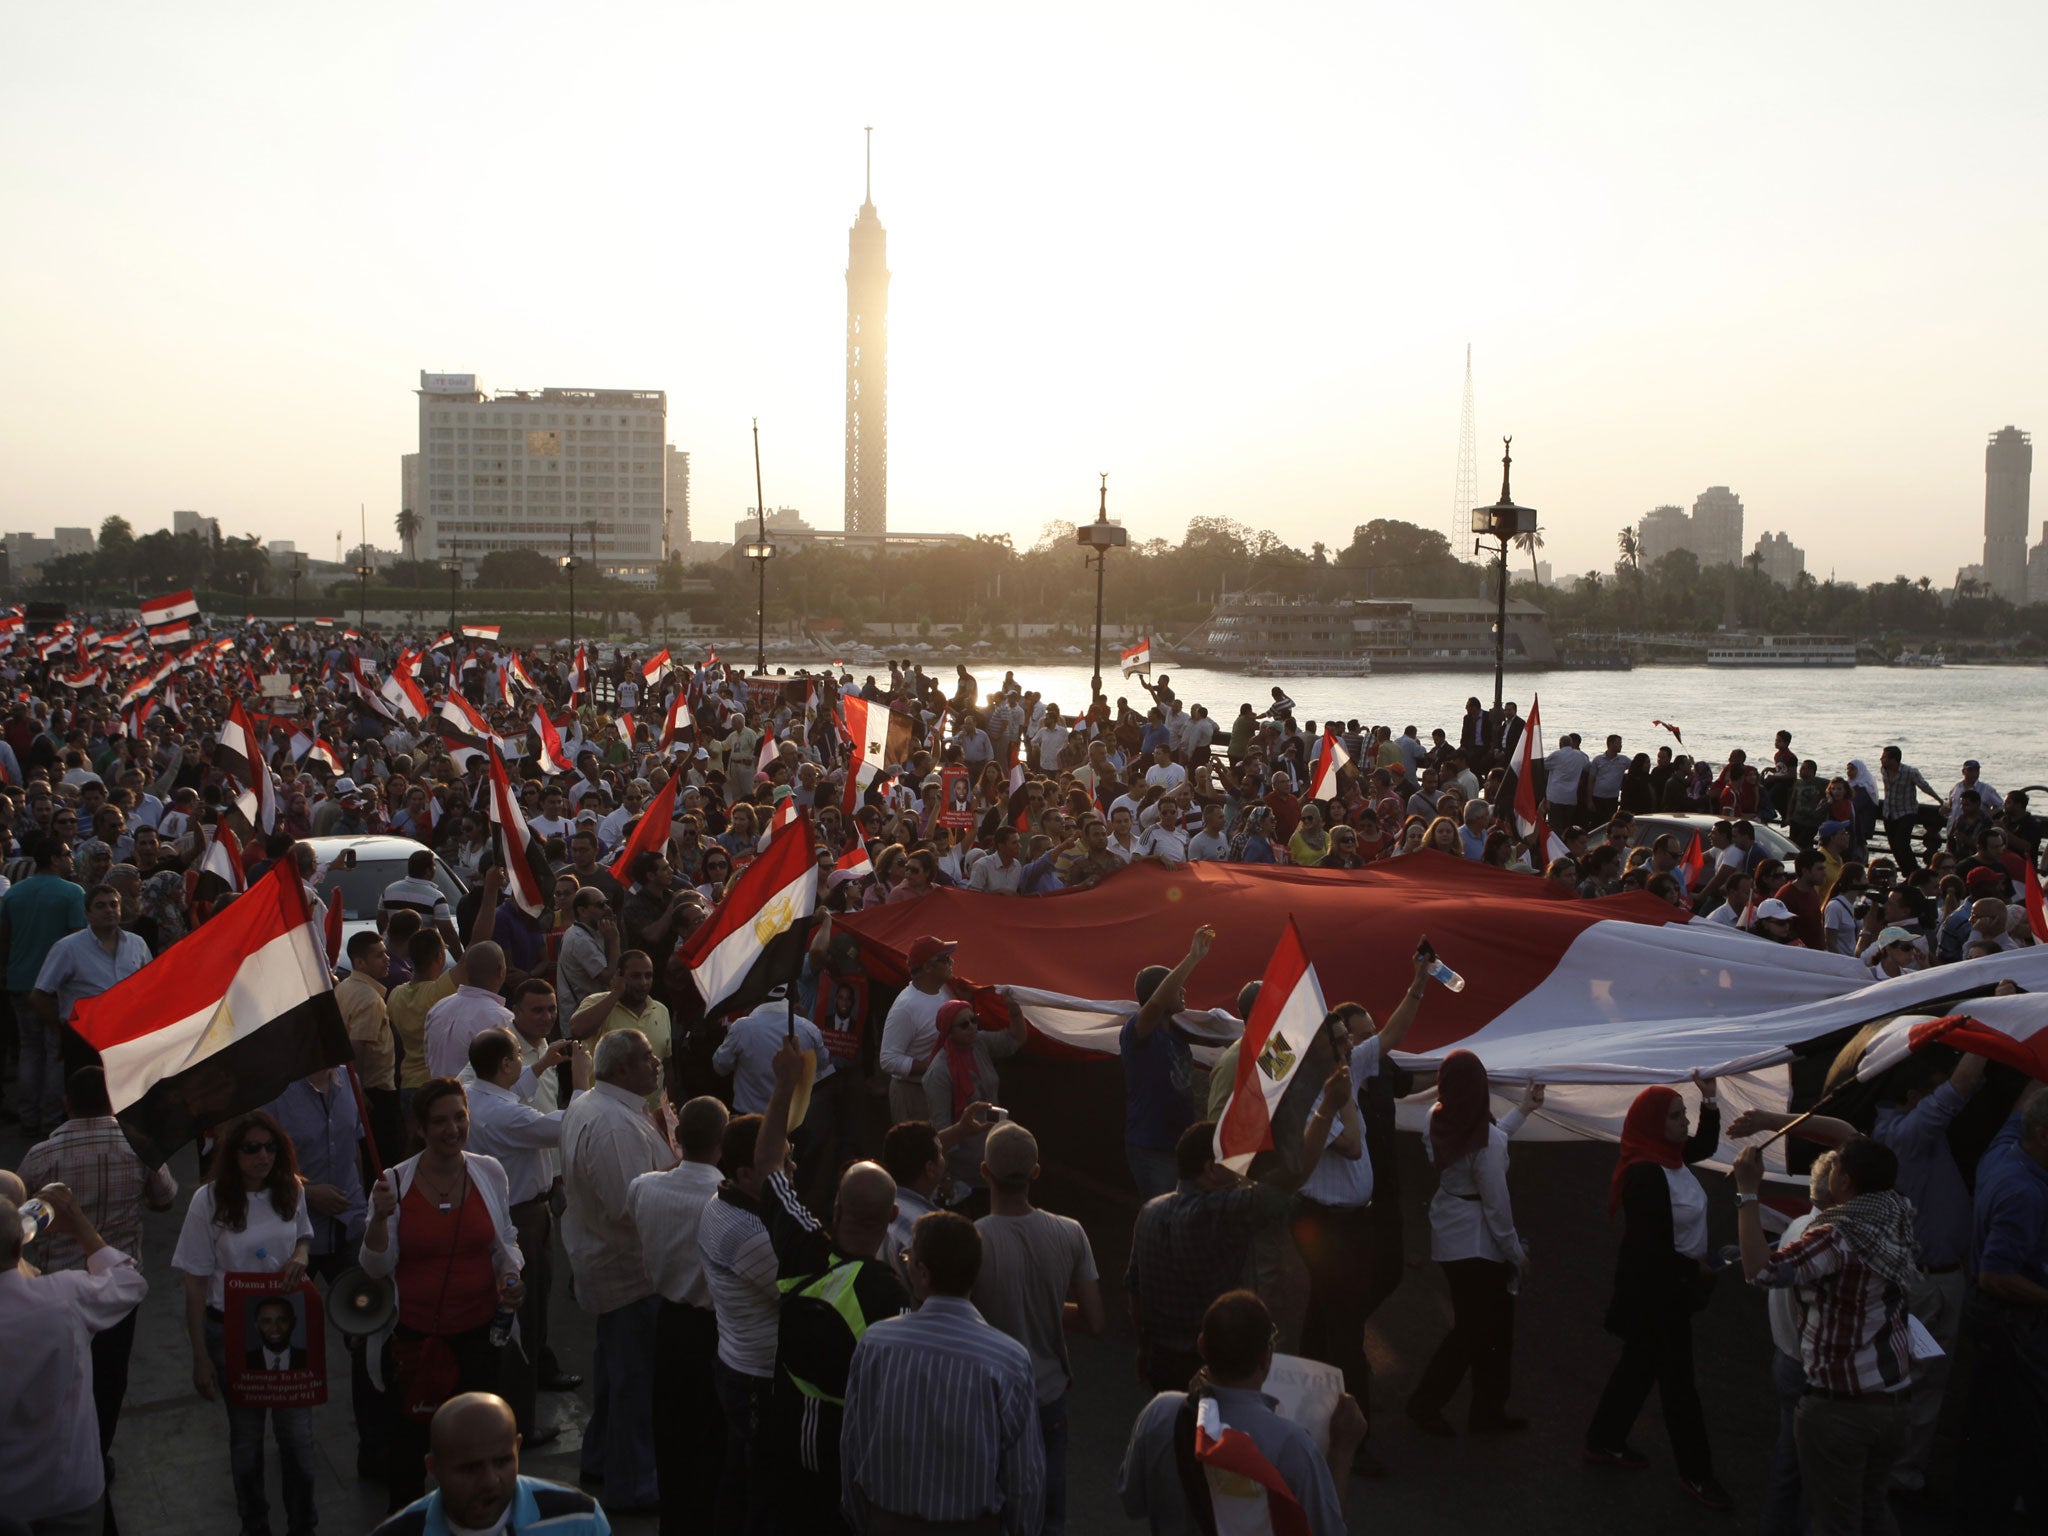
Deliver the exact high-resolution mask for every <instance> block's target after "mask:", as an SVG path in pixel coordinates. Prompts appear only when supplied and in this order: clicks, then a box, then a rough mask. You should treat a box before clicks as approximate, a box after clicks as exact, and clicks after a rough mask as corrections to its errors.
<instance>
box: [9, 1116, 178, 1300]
mask: <svg viewBox="0 0 2048 1536" xmlns="http://www.w3.org/2000/svg"><path fill="white" fill-rule="evenodd" d="M18 1171H19V1172H20V1175H21V1182H22V1183H24V1184H26V1185H27V1186H28V1187H29V1191H30V1193H34V1192H35V1191H36V1190H39V1189H41V1188H42V1187H43V1186H44V1185H45V1184H64V1185H68V1186H69V1187H70V1189H71V1193H72V1195H73V1197H74V1198H76V1199H77V1201H78V1208H79V1209H80V1210H81V1211H83V1212H85V1214H86V1216H87V1218H88V1219H89V1220H90V1221H91V1222H92V1225H93V1230H94V1231H96V1232H98V1233H99V1235H100V1236H101V1237H102V1238H103V1239H105V1241H106V1245H107V1246H108V1247H109V1248H118V1249H120V1250H121V1252H123V1253H131V1254H137V1253H141V1252H142V1207H143V1205H144V1204H145V1203H148V1204H150V1205H153V1206H154V1207H155V1208H156V1209H157V1210H160V1211H163V1210H169V1209H170V1206H171V1201H172V1200H174V1199H175V1198H177V1194H178V1181H177V1180H176V1179H174V1178H172V1177H171V1170H170V1169H168V1168H156V1169H152V1168H150V1167H149V1165H148V1164H146V1163H144V1162H143V1160H142V1159H141V1158H139V1157H137V1156H136V1155H135V1149H134V1148H133V1147H131V1146H129V1145H128V1138H127V1137H126V1136H125V1135H123V1134H122V1131H121V1122H120V1121H118V1120H116V1119H115V1118H114V1117H113V1116H112V1115H100V1116H96V1117H94V1118H91V1119H85V1120H66V1121H65V1122H64V1123H63V1124H62V1125H60V1126H58V1127H57V1129H56V1130H54V1131H52V1132H51V1133H50V1138H49V1140H47V1141H39V1142H37V1143H36V1145H35V1146H34V1147H32V1148H30V1149H29V1154H28V1156H27V1157H25V1158H23V1159H22V1160H21V1168H20V1169H19V1170H18ZM28 1256H29V1258H30V1260H31V1261H32V1262H34V1263H35V1264H36V1265H38V1266H39V1267H40V1268H41V1269H42V1270H43V1271H44V1272H45V1273H51V1272H54V1271H58V1270H65V1269H84V1268H85V1255H84V1254H83V1253H82V1252H80V1250H79V1247H78V1244H77V1242H76V1241H74V1240H73V1239H72V1238H71V1237H69V1236H67V1235H66V1234H65V1233H63V1232H61V1231H59V1230H58V1229H57V1228H55V1227H52V1228H51V1229H50V1230H49V1231H47V1232H45V1233H44V1234H43V1236H42V1237H41V1238H40V1239H39V1240H37V1242H36V1243H35V1244H33V1245H32V1246H31V1247H30V1248H29V1250H28Z"/></svg>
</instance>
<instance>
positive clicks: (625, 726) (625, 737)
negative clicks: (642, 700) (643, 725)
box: [619, 709, 640, 747]
mask: <svg viewBox="0 0 2048 1536" xmlns="http://www.w3.org/2000/svg"><path fill="white" fill-rule="evenodd" d="M639 734H640V727H639V726H638V725H637V724H636V723H635V722H634V720H633V712H632V711H631V710H630V709H622V710H620V711H619V740H621V741H623V742H624V743H625V744H626V745H627V746H629V747H630V746H632V745H633V738H634V737H635V736H638V735H639Z"/></svg>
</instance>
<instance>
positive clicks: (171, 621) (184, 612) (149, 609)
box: [142, 590, 199, 646]
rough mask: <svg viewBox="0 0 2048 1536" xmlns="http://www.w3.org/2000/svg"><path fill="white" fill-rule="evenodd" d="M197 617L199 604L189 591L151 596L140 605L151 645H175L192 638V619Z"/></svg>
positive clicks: (143, 622)
mask: <svg viewBox="0 0 2048 1536" xmlns="http://www.w3.org/2000/svg"><path fill="white" fill-rule="evenodd" d="M198 617H199V604H197V603H196V602H194V601H193V600H192V594H191V592H190V591H189V590H188V591H184V592H170V593H166V594H165V595H164V596H162V597H152V598H151V599H150V600H149V601H148V602H146V603H144V604H143V605H142V624H143V627H144V628H145V629H147V630H148V631H149V643H150V644H151V645H158V646H162V645H176V644H178V643H179V642H181V641H185V640H190V639H191V638H192V620H194V619H196V618H198Z"/></svg>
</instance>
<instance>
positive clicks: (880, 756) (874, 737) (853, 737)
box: [839, 694, 910, 815]
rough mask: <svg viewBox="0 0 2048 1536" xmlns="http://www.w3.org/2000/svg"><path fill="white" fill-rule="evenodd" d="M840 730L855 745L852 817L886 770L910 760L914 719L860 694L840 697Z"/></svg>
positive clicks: (849, 800) (850, 762)
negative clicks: (871, 785)
mask: <svg viewBox="0 0 2048 1536" xmlns="http://www.w3.org/2000/svg"><path fill="white" fill-rule="evenodd" d="M839 728H840V730H842V731H844V732H845V733H846V739H847V741H848V742H849V743H850V744H851V745H850V749H849V751H848V753H847V761H846V805H845V810H846V812H847V814H848V815H851V814H852V813H853V812H854V810H855V809H856V808H857V807H858V806H859V805H860V797H861V795H862V793H863V792H864V791H865V790H866V789H867V787H868V786H869V785H870V784H872V783H874V781H875V778H876V776H877V775H878V774H880V773H881V771H882V770H883V769H884V768H890V767H893V766H895V765H896V764H897V763H901V762H906V761H908V760H909V757H910V719H909V717H908V716H905V715H899V714H897V713H896V711H895V710H893V709H891V708H889V706H888V705H886V704H880V703H871V702H870V701H869V700H867V699H864V698H861V697H860V696H859V695H858V694H841V695H840V697H839Z"/></svg>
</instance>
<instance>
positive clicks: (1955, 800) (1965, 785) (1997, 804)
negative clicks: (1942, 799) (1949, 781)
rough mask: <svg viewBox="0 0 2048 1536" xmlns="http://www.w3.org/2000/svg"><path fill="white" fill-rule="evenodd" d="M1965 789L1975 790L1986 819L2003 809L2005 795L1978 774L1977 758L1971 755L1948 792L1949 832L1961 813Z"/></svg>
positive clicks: (1953, 828)
mask: <svg viewBox="0 0 2048 1536" xmlns="http://www.w3.org/2000/svg"><path fill="white" fill-rule="evenodd" d="M2008 782H2009V781H2008ZM1966 789H1974V790H1975V791H1977V802H1978V805H1979V808H1980V809H1982V811H1983V812H1984V819H1985V820H1986V821H1989V820H1990V819H1991V818H1992V817H1994V816H1996V815H1998V813H1999V812H2001V811H2003V810H2004V809H2005V796H2003V795H2001V794H2000V793H1999V792H1998V791H1997V790H1995V789H1993V788H1992V787H1991V786H1990V785H1989V784H1986V783H1985V782H1984V780H1983V779H1982V778H1981V777H1980V776H1979V775H1978V771H1977V760H1976V759H1975V758H1974V757H1973V758H1971V759H1970V760H1969V761H1968V762H1966V763H1964V764H1963V776H1962V777H1961V778H1960V779H1957V780H1956V782H1955V784H1954V785H1953V786H1952V787H1951V788H1950V790H1949V792H1948V825H1949V830H1950V831H1951V832H1953V831H1954V830H1955V825H1956V818H1957V817H1958V816H1960V815H1962V814H1963V791H1964V790H1966Z"/></svg>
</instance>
